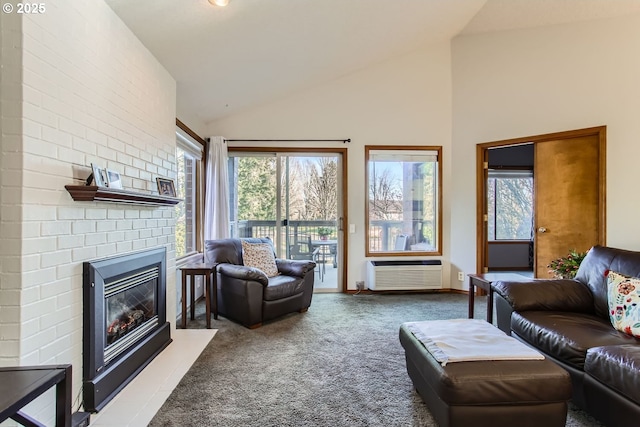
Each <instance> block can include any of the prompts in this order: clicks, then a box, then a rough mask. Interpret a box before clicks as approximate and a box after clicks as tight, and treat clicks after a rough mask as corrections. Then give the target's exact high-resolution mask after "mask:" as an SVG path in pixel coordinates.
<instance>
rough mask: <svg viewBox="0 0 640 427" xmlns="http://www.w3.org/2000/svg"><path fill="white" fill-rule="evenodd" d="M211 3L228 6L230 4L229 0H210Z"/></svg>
mask: <svg viewBox="0 0 640 427" xmlns="http://www.w3.org/2000/svg"><path fill="white" fill-rule="evenodd" d="M209 3H211V4H212V5H214V6H226V5H228V4H229V0H209Z"/></svg>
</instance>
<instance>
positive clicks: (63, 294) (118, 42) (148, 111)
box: [0, 0, 176, 417]
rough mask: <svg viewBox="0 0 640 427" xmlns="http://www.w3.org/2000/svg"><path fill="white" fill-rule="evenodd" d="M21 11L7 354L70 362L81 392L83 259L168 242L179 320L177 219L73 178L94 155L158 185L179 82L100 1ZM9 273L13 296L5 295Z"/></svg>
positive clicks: (171, 308)
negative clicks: (97, 194) (81, 197)
mask: <svg viewBox="0 0 640 427" xmlns="http://www.w3.org/2000/svg"><path fill="white" fill-rule="evenodd" d="M20 19H21V21H22V22H21V25H22V37H21V44H20V43H18V44H17V46H20V45H21V46H22V49H21V54H22V64H20V62H17V63H12V64H11V65H10V68H9V69H8V70H4V69H3V75H4V73H5V72H10V73H11V74H12V75H14V74H13V73H17V75H19V74H20V72H22V76H21V85H19V86H18V87H19V88H20V91H19V92H18V96H19V98H18V99H16V100H12V103H11V105H12V106H18V107H19V109H21V113H20V114H21V117H20V119H18V120H12V121H9V122H7V121H6V120H5V117H4V108H3V132H4V133H6V134H10V135H11V138H10V139H7V138H5V137H4V136H3V140H2V151H3V153H2V160H3V165H2V166H3V171H2V183H3V190H2V191H3V192H2V209H3V213H7V214H8V215H6V216H5V215H3V216H2V224H0V226H1V227H2V230H4V232H3V235H2V237H3V242H2V246H3V248H4V247H5V245H6V244H7V243H8V244H9V245H12V244H14V243H16V244H18V246H16V247H17V248H18V250H19V256H18V257H16V256H14V255H15V254H14V253H13V252H15V250H12V251H11V253H6V254H5V252H4V251H3V252H2V254H1V257H2V264H1V268H2V271H1V277H3V282H2V288H3V289H2V292H3V294H2V297H3V298H2V304H3V305H4V304H7V301H11V303H12V306H11V307H10V309H11V311H10V313H11V314H15V315H16V316H17V318H18V319H19V324H20V327H19V328H18V329H17V330H18V333H17V335H18V336H17V337H15V338H16V339H17V342H18V347H17V348H16V349H14V351H13V353H15V354H9V355H4V354H3V355H2V356H6V357H3V359H2V360H0V362H2V363H3V364H9V363H14V362H16V361H17V362H19V363H20V364H21V365H40V364H57V363H72V364H73V396H74V397H75V396H76V395H77V394H78V392H79V391H80V386H81V378H82V312H83V309H82V263H83V262H84V261H87V260H91V259H96V258H103V257H108V256H112V255H116V254H122V253H127V252H131V251H137V250H142V249H145V248H154V247H158V246H165V247H166V248H167V265H168V272H167V273H168V274H167V278H168V279H167V281H168V283H167V287H168V291H167V296H168V301H167V308H168V311H167V317H168V320H170V321H172V324H173V325H172V326H173V327H175V325H174V324H175V322H173V319H175V306H176V303H175V279H174V277H175V274H174V270H175V249H174V226H175V220H174V217H173V216H174V211H173V209H172V208H150V207H142V208H141V207H137V206H125V205H119V204H109V203H94V202H74V201H73V200H72V199H71V197H70V196H69V194H68V193H67V191H66V190H65V189H64V186H65V185H66V184H79V183H81V181H80V180H81V179H85V178H86V177H87V176H88V175H89V172H90V171H89V168H88V166H89V165H90V164H91V163H92V162H94V163H98V164H99V165H102V166H104V167H108V168H110V169H114V170H116V171H119V172H120V173H121V175H122V181H123V186H124V188H126V189H133V190H138V191H141V192H154V191H156V184H155V177H156V176H169V177H173V176H175V117H176V111H175V104H176V95H175V92H176V86H175V81H174V80H173V78H172V77H171V76H170V75H169V74H168V73H167V72H166V70H164V68H163V67H162V66H161V65H160V64H159V63H158V61H157V60H156V59H155V58H154V57H153V56H152V55H151V54H150V53H149V52H148V51H147V49H146V48H145V47H144V46H143V45H142V44H141V43H140V42H139V41H138V39H137V38H136V37H135V36H133V34H132V33H131V32H130V31H129V29H128V28H127V27H126V26H125V25H124V23H123V22H122V21H121V20H120V19H119V18H118V17H117V16H116V15H115V14H114V13H113V11H112V10H111V9H110V8H109V7H108V6H107V5H106V4H105V3H104V2H103V1H95V0H93V1H68V0H49V1H47V2H46V12H45V13H43V14H41V15H22V16H21V18H20ZM3 24H4V20H3ZM2 31H3V36H4V35H5V28H4V25H3V29H2ZM3 41H4V37H3ZM2 96H3V101H4V97H5V92H4V87H3V95H2ZM3 105H4V104H3ZM7 123H8V124H9V125H10V126H6V125H7ZM8 141H9V142H10V144H9V145H5V144H6V143H7V142H8ZM9 147H10V148H11V149H10V150H9ZM5 168H6V169H5ZM9 229H10V230H11V231H8V230H9ZM7 236H9V237H11V240H5V237H7ZM20 245H21V246H20ZM7 277H9V278H11V279H12V280H11V283H12V284H13V286H16V290H15V292H14V293H15V294H16V295H15V298H13V297H12V298H11V299H7V300H5V296H6V292H5V291H4V288H5V287H8V286H5V282H6V279H7ZM13 279H15V280H13ZM12 296H13V294H12ZM7 309H8V307H2V312H3V313H5V310H7ZM14 317H15V316H13V315H12V316H11V318H9V319H5V317H4V314H3V317H2V318H0V322H1V324H2V325H5V324H6V322H9V324H10V326H11V327H12V328H13V326H14V322H13V320H14ZM2 325H0V327H2ZM2 330H3V331H5V328H3V329H2ZM12 336H13V335H12ZM4 338H5V336H4V335H3V339H4ZM2 347H3V349H4V348H5V343H4V342H3V343H2ZM3 351H4V350H3ZM44 400H45V401H41V402H38V403H37V404H36V405H35V407H34V408H33V411H35V412H40V414H34V415H38V416H41V417H51V416H52V415H53V413H54V412H53V408H52V406H51V405H52V403H53V399H52V396H50V395H48V396H47V397H46V398H45V399H44Z"/></svg>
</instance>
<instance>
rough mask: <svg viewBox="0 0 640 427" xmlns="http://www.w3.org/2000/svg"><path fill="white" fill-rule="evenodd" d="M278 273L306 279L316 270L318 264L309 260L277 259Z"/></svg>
mask: <svg viewBox="0 0 640 427" xmlns="http://www.w3.org/2000/svg"><path fill="white" fill-rule="evenodd" d="M276 264H277V265H278V271H279V272H280V273H282V274H284V275H285V276H294V277H304V276H305V275H306V274H307V273H308V272H309V271H311V270H313V269H314V268H316V263H315V262H313V261H307V260H292V259H276Z"/></svg>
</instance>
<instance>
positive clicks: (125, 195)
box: [64, 185, 182, 206]
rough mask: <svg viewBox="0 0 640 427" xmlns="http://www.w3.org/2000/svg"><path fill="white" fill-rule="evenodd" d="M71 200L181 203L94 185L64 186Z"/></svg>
mask: <svg viewBox="0 0 640 427" xmlns="http://www.w3.org/2000/svg"><path fill="white" fill-rule="evenodd" d="M64 188H66V189H67V191H68V192H69V194H70V195H71V197H72V198H73V200H75V201H76V202H114V203H126V204H130V205H147V206H171V205H177V204H178V203H180V202H181V201H182V199H178V198H177V197H168V196H160V195H157V194H145V193H138V192H135V191H129V190H120V189H115V188H108V187H96V186H95V185H65V186H64Z"/></svg>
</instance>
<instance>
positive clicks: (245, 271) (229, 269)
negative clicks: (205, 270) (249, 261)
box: [218, 264, 269, 286]
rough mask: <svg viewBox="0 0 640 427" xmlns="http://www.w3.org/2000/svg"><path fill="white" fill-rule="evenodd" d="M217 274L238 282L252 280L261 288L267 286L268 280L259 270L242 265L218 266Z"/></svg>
mask: <svg viewBox="0 0 640 427" xmlns="http://www.w3.org/2000/svg"><path fill="white" fill-rule="evenodd" d="M218 274H221V275H223V276H227V277H231V278H233V279H239V280H253V281H254V282H258V283H260V284H261V285H262V286H267V285H268V284H269V278H268V277H267V275H266V274H264V272H263V271H262V270H260V269H257V268H253V267H246V266H244V265H234V264H218Z"/></svg>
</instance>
